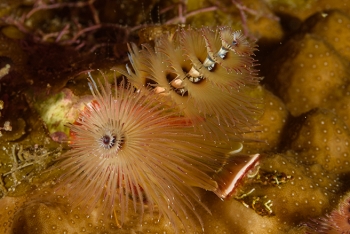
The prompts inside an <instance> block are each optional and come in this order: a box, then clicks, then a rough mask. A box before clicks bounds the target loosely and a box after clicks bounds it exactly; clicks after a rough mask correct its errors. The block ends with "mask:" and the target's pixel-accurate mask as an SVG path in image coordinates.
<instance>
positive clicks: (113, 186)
mask: <svg viewBox="0 0 350 234" xmlns="http://www.w3.org/2000/svg"><path fill="white" fill-rule="evenodd" d="M98 84H99V85H98V86H99V87H100V89H99V88H98V86H97V84H96V83H95V82H94V81H93V80H90V87H91V90H92V93H93V97H94V100H93V101H92V102H91V103H90V104H88V105H87V106H86V108H85V110H84V111H82V112H81V114H80V117H79V118H78V120H77V121H76V122H75V123H74V124H71V125H70V129H71V133H72V142H71V147H72V149H71V150H70V151H68V152H67V153H66V154H64V155H63V156H62V157H61V158H60V162H59V167H60V168H61V169H62V170H63V175H62V177H61V183H60V186H63V187H66V188H68V189H67V190H68V191H69V194H70V195H71V197H72V199H73V201H74V203H75V204H83V205H89V207H91V209H93V208H94V207H95V206H96V205H97V203H98V202H99V201H100V200H101V199H103V206H104V209H105V210H106V211H107V213H110V214H113V211H115V210H117V211H118V212H120V214H121V216H120V221H121V223H123V222H125V219H126V217H127V215H128V214H127V210H128V209H129V208H130V207H129V206H130V205H131V206H133V208H134V209H135V211H136V212H137V213H138V214H139V215H140V219H142V215H143V212H145V211H146V210H148V211H149V212H154V211H157V212H159V213H160V214H162V215H164V216H166V218H168V219H169V220H170V222H171V223H172V224H173V225H174V226H175V225H176V223H179V221H180V223H182V222H186V220H187V219H186V217H187V218H188V216H189V215H191V213H192V214H194V215H196V212H194V210H195V207H196V206H198V205H199V206H202V207H204V208H205V206H204V205H203V204H202V203H201V202H200V197H199V195H198V194H197V192H196V190H195V189H194V188H193V187H199V188H203V189H206V190H210V191H215V190H217V188H218V185H217V182H216V181H214V180H213V179H212V177H211V175H213V174H214V173H215V171H216V170H218V169H219V168H220V167H221V166H222V165H223V164H224V160H225V158H226V156H225V152H227V151H228V150H229V149H231V148H232V147H230V146H228V145H227V144H222V145H221V144H220V143H218V142H216V143H215V142H211V141H208V140H206V139H205V138H204V137H203V136H202V135H200V134H197V133H195V132H194V131H193V126H191V125H189V124H187V123H188V120H186V119H185V118H184V117H181V116H178V114H177V113H176V112H173V111H171V109H169V106H167V105H166V104H164V103H166V102H165V101H164V97H163V96H160V95H158V94H157V93H155V92H154V91H149V90H148V89H139V90H138V91H137V92H135V89H134V88H133V87H131V86H130V85H126V84H125V83H124V82H123V83H122V85H121V86H119V87H118V86H115V87H114V88H112V87H111V85H110V84H109V83H108V82H107V81H105V83H103V84H102V83H101V82H99V83H98ZM192 216H193V215H192ZM197 219H198V220H199V221H200V217H199V216H197ZM189 220H190V221H191V222H192V221H193V219H189ZM175 228H176V229H177V228H178V226H177V227H175Z"/></svg>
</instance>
